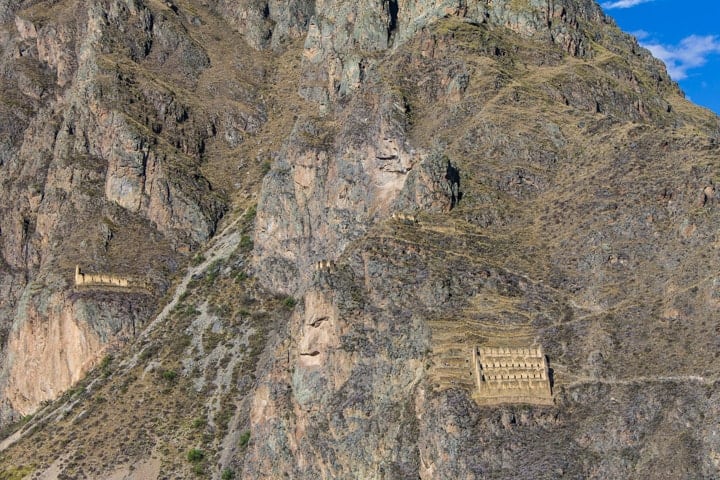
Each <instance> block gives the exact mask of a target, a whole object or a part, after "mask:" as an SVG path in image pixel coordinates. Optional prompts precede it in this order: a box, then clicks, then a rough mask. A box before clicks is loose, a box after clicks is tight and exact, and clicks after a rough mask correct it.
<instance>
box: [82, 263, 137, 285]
mask: <svg viewBox="0 0 720 480" xmlns="http://www.w3.org/2000/svg"><path fill="white" fill-rule="evenodd" d="M75 286H76V287H107V288H118V289H127V290H130V289H141V290H147V289H148V288H149V286H148V284H147V282H145V281H143V280H141V279H139V278H134V277H120V276H117V275H111V274H108V273H83V271H82V270H81V269H80V266H79V265H76V266H75Z"/></svg>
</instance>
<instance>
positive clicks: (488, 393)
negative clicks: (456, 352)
mask: <svg viewBox="0 0 720 480" xmlns="http://www.w3.org/2000/svg"><path fill="white" fill-rule="evenodd" d="M473 366H474V369H475V372H474V373H475V383H476V385H477V393H476V395H475V397H476V400H477V401H478V403H483V404H497V403H534V404H542V405H552V403H553V402H552V391H551V388H550V377H549V372H548V366H547V360H546V359H545V355H544V353H543V351H542V349H541V348H540V347H527V348H510V347H478V348H474V349H473Z"/></svg>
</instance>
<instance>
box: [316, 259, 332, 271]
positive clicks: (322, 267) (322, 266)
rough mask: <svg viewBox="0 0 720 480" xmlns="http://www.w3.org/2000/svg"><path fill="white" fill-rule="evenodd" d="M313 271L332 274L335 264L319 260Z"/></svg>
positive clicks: (330, 261)
mask: <svg viewBox="0 0 720 480" xmlns="http://www.w3.org/2000/svg"><path fill="white" fill-rule="evenodd" d="M313 270H315V271H316V272H334V271H335V262H333V261H332V260H320V261H319V262H316V263H315V265H314V266H313Z"/></svg>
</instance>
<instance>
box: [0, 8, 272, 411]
mask: <svg viewBox="0 0 720 480" xmlns="http://www.w3.org/2000/svg"><path fill="white" fill-rule="evenodd" d="M4 12H5V13H3V15H5V17H7V22H6V23H5V27H6V30H5V31H6V32H7V33H6V34H3V36H2V39H1V41H2V62H3V63H4V65H6V67H7V68H5V69H4V70H3V73H2V78H3V83H4V84H5V85H6V87H5V88H6V90H7V92H8V96H7V97H4V98H5V100H3V102H1V105H0V116H1V117H2V119H3V121H2V127H0V128H2V131H3V135H2V140H1V141H0V143H2V145H0V170H1V171H2V172H3V178H4V180H3V183H2V186H1V187H0V197H2V198H3V204H4V205H5V206H4V207H3V208H2V209H0V229H1V230H2V242H0V246H1V248H2V257H3V264H4V265H5V267H3V269H2V273H1V274H0V275H1V276H2V277H3V280H2V284H3V285H5V293H6V295H5V296H4V298H3V300H4V301H3V304H2V305H1V306H0V309H1V310H2V313H3V318H5V319H6V320H5V321H4V323H3V324H2V325H0V332H2V333H3V334H2V336H1V338H3V339H4V340H5V341H6V342H7V345H6V348H5V347H4V348H3V350H2V360H3V361H2V365H0V371H1V372H3V373H2V374H0V377H2V379H3V380H2V382H0V383H2V384H0V398H2V399H3V400H4V404H5V405H6V406H7V405H9V407H8V408H6V409H5V411H4V418H12V417H13V411H15V412H16V413H18V412H20V413H28V412H29V411H31V410H32V409H33V408H34V407H37V405H39V403H40V402H41V401H44V400H48V399H52V398H54V397H55V396H57V395H58V394H59V393H60V392H62V391H63V390H64V389H66V388H68V387H69V386H70V385H71V384H72V383H73V382H74V381H76V380H77V379H78V378H81V377H82V375H83V374H84V373H85V372H86V371H87V369H88V368H89V367H90V366H91V365H93V364H94V363H95V362H96V360H97V357H98V355H100V354H101V353H102V352H103V351H104V350H105V349H106V347H107V344H108V342H112V341H113V335H111V334H105V333H103V334H102V335H100V334H99V333H97V332H114V334H118V333H119V332H120V329H117V328H115V327H113V326H111V325H112V324H113V322H121V321H123V320H124V321H129V317H127V315H129V313H128V311H127V310H123V309H116V308H113V307H110V308H109V309H108V312H109V315H108V316H102V317H101V318H102V319H103V320H102V321H104V322H109V323H108V325H106V326H102V325H96V326H94V327H92V328H91V327H89V326H88V322H92V321H94V320H93V319H92V318H90V317H88V316H87V314H86V313H83V312H87V311H88V309H90V310H93V311H94V310H95V309H102V302H103V301H109V302H110V303H111V304H112V302H114V301H116V300H117V299H113V298H101V297H102V295H99V296H96V298H87V299H85V301H83V302H81V303H78V300H77V298H76V296H74V295H72V294H71V289H72V283H71V281H70V278H71V275H70V274H71V271H72V269H73V268H74V264H80V265H83V268H88V269H89V271H105V272H111V273H117V274H120V275H128V274H130V275H140V276H143V277H145V276H148V278H151V279H153V280H152V282H153V283H154V284H156V285H157V286H158V287H159V288H158V290H157V291H156V294H160V293H162V291H163V289H164V288H166V285H167V275H168V274H169V273H170V272H171V271H172V270H174V269H175V268H176V267H177V264H178V260H181V258H182V257H183V253H182V252H188V251H189V250H191V249H194V248H197V247H198V246H199V245H200V244H201V243H202V242H204V241H206V240H208V239H209V238H210V236H211V235H212V234H213V233H214V232H215V229H216V225H217V222H218V220H219V219H220V218H221V216H222V214H223V212H224V210H225V206H224V199H223V196H222V194H221V192H219V190H218V188H215V187H214V186H213V185H212V184H211V183H210V181H208V180H207V179H206V178H205V176H204V175H203V173H202V172H201V171H200V166H201V163H202V162H204V161H214V158H215V157H214V155H217V152H219V148H218V147H217V146H218V144H222V145H223V147H222V148H225V147H224V146H225V145H228V146H229V147H230V148H235V147H237V146H238V145H240V144H241V143H242V141H243V136H244V135H245V134H246V132H249V131H253V130H257V127H258V125H260V124H262V122H263V121H264V118H265V116H264V113H263V107H262V106H261V105H260V104H259V103H258V102H253V101H252V100H248V98H250V97H251V95H250V94H248V93H247V92H248V90H249V89H250V88H252V86H246V85H245V86H243V87H237V86H236V87H235V88H233V89H232V93H229V94H228V96H227V97H225V98H230V99H232V100H233V101H235V100H237V99H238V97H241V96H244V97H245V98H244V99H245V100H246V101H245V102H244V103H243V104H240V103H233V104H227V102H225V104H224V105H223V106H222V108H218V109H217V111H216V110H214V108H209V109H205V108H201V105H203V103H202V102H211V103H212V102H214V99H215V97H216V96H217V94H218V91H217V89H215V88H214V87H212V86H211V85H212V80H208V81H206V80H205V77H204V76H203V75H204V74H205V73H206V72H211V71H212V69H213V68H214V66H213V65H211V62H210V56H209V55H208V53H207V52H206V51H205V49H204V48H203V47H202V46H201V45H200V44H199V42H198V41H197V40H196V39H195V38H194V37H193V36H192V35H191V34H190V33H189V31H188V28H192V26H193V24H192V19H184V18H181V17H178V16H177V14H176V12H174V11H173V10H172V9H171V8H170V7H168V6H167V5H163V6H162V8H160V7H158V6H155V7H150V6H149V5H147V4H145V3H143V2H124V1H111V2H105V3H98V2H92V1H88V2H79V3H77V2H76V3H70V2H67V3H63V2H61V3H56V4H53V5H52V6H48V5H45V4H42V3H41V4H37V5H26V4H23V3H20V4H16V5H13V6H12V8H10V7H8V8H7V9H6V10H5V11H4ZM218 68H221V67H220V66H219V65H218ZM213 75H214V73H208V75H207V76H208V77H209V78H212V77H213ZM201 82H202V83H201ZM208 84H210V85H209V86H208ZM198 89H203V91H202V93H200V92H199V91H198ZM180 91H181V92H183V93H179V92H180ZM196 95H197V96H196ZM197 98H202V102H199V101H196V99H197ZM224 100H225V99H224ZM216 139H217V141H216ZM208 148H214V149H215V150H213V152H212V153H208V152H207V150H206V149H208ZM40 278H53V279H54V280H53V281H52V282H49V283H45V284H44V285H45V286H44V287H43V289H44V290H43V291H40V290H38V287H33V286H32V285H33V284H34V283H36V282H37V280H38V279H40ZM98 299H101V301H100V303H98ZM120 301H122V299H120ZM140 304H141V305H142V307H141V308H140V310H141V311H142V312H144V313H143V314H145V315H146V314H148V313H149V310H148V309H147V305H146V302H145V301H143V302H140ZM21 309H24V310H23V311H27V312H32V314H28V313H23V312H21ZM113 315H119V316H120V318H115V317H113ZM133 315H134V316H137V315H139V314H138V313H137V312H135V313H134V314H133ZM140 316H142V315H140ZM133 320H134V321H140V319H139V318H133ZM30 332H40V333H39V334H38V335H39V337H38V341H40V340H39V339H40V338H43V339H44V340H42V341H43V342H45V343H44V345H43V346H37V348H34V349H33V348H30V343H32V342H31V340H30V337H29V336H28V335H29V334H30ZM93 332H95V333H93ZM56 334H57V335H60V336H59V337H56ZM98 335H99V336H98ZM126 338H129V337H126ZM17 348H23V349H25V350H26V351H24V352H21V351H17V350H16V349H17ZM60 352H62V353H60ZM50 358H53V359H54V360H53V361H52V362H54V363H57V364H58V365H64V366H63V367H62V368H63V369H64V370H63V371H62V372H60V371H56V370H53V369H48V372H47V375H48V377H47V378H45V377H43V375H44V374H43V373H42V368H44V366H47V365H49V363H48V362H51V360H50ZM58 362H59V363H58ZM30 365H34V366H33V367H30ZM57 368H61V367H57ZM25 369H29V370H28V371H32V372H36V373H33V374H32V375H30V376H29V377H28V378H27V379H20V378H19V377H18V375H20V373H19V372H22V371H23V370H25ZM33 385H35V386H33ZM3 392H5V393H3ZM15 403H17V410H14V409H15V407H13V405H15Z"/></svg>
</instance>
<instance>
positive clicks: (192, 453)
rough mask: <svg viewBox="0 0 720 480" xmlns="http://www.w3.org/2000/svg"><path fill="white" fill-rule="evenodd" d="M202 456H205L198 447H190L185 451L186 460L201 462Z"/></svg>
mask: <svg viewBox="0 0 720 480" xmlns="http://www.w3.org/2000/svg"><path fill="white" fill-rule="evenodd" d="M203 458H205V452H203V451H202V450H200V449H199V448H191V449H190V450H189V451H188V453H187V459H188V462H191V463H198V462H201V461H202V460H203Z"/></svg>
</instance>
